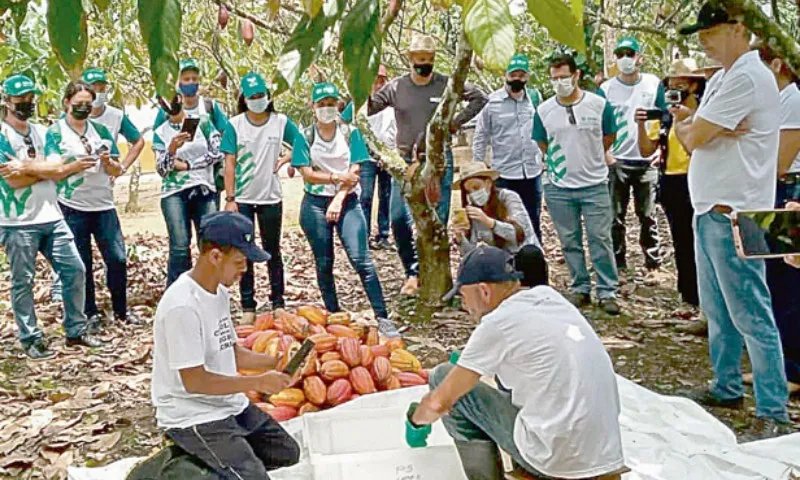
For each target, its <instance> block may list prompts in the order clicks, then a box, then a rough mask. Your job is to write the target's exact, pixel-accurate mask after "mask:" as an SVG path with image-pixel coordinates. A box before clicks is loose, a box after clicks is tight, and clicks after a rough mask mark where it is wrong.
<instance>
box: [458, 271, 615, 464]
mask: <svg viewBox="0 0 800 480" xmlns="http://www.w3.org/2000/svg"><path fill="white" fill-rule="evenodd" d="M458 365H459V366H461V367H463V368H466V369H468V370H471V371H473V372H475V373H479V374H481V375H485V376H487V377H493V376H494V375H497V377H498V379H499V380H500V382H501V383H502V384H503V385H504V386H505V387H506V388H509V389H510V390H511V402H512V403H513V404H514V405H515V406H517V407H519V409H520V410H519V414H518V415H517V419H516V421H515V423H514V444H515V445H516V446H517V448H518V449H519V451H520V454H521V455H522V456H523V458H525V460H526V461H527V462H528V463H530V464H531V466H533V467H534V468H535V469H537V470H539V471H540V472H542V473H544V474H545V475H547V476H552V477H557V478H587V477H594V476H597V475H601V474H605V473H610V472H612V471H614V470H617V469H619V468H621V467H622V466H623V464H624V458H623V455H622V439H621V436H620V429H619V413H620V405H619V393H618V392H617V380H616V376H615V374H614V368H613V366H612V365H611V359H610V358H609V356H608V353H606V350H605V348H604V347H603V343H602V342H601V341H600V338H599V337H598V336H597V334H596V333H595V332H594V330H592V327H591V326H590V325H589V323H588V322H587V321H586V319H584V318H583V316H582V315H581V314H580V312H579V311H578V310H577V309H576V308H575V307H574V306H573V305H572V304H570V303H569V302H568V301H567V300H566V299H565V298H564V297H562V296H561V295H560V294H559V293H558V292H556V291H555V290H553V289H552V288H550V287H547V286H539V287H535V288H532V289H530V290H523V291H521V292H519V293H517V294H515V295H513V296H511V297H510V298H508V299H506V300H505V301H504V302H503V303H501V304H500V306H499V307H497V309H495V310H494V311H493V312H491V313H490V314H488V315H486V316H485V317H483V319H482V320H481V323H480V325H478V328H476V329H475V331H474V332H472V336H471V337H470V339H469V341H468V342H467V346H466V348H465V349H464V352H463V353H462V354H461V358H460V359H459V361H458Z"/></svg>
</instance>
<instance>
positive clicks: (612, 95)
mask: <svg viewBox="0 0 800 480" xmlns="http://www.w3.org/2000/svg"><path fill="white" fill-rule="evenodd" d="M663 88H664V87H662V85H661V80H660V79H659V78H658V77H657V76H655V75H653V74H651V73H642V74H640V77H639V81H638V82H636V83H635V84H633V85H629V84H626V83H623V82H622V81H621V80H620V79H619V78H617V77H614V78H612V79H610V80H606V81H605V82H604V83H603V84H602V85H601V86H600V90H602V91H603V93H604V94H605V96H606V98H607V99H608V102H609V103H610V104H611V106H612V107H614V116H615V118H616V120H617V138H616V140H614V145H613V146H612V147H611V153H612V155H614V158H618V159H622V160H640V161H642V162H645V161H647V162H649V161H650V160H651V159H652V157H653V156H651V157H650V158H644V157H643V156H642V152H640V151H639V126H638V124H637V123H636V110H637V109H639V108H644V109H653V108H656V106H657V102H656V99H658V100H659V101H658V103H662V102H663V96H662V95H663ZM659 97H660V98H659ZM664 107H665V105H661V106H660V108H664ZM657 154H658V153H655V154H653V155H657Z"/></svg>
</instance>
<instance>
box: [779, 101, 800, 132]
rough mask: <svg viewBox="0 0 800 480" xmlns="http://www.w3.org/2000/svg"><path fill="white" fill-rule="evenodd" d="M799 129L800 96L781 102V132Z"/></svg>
mask: <svg viewBox="0 0 800 480" xmlns="http://www.w3.org/2000/svg"><path fill="white" fill-rule="evenodd" d="M797 129H800V94H796V95H792V96H791V97H789V98H787V99H786V100H785V101H783V102H781V130H797Z"/></svg>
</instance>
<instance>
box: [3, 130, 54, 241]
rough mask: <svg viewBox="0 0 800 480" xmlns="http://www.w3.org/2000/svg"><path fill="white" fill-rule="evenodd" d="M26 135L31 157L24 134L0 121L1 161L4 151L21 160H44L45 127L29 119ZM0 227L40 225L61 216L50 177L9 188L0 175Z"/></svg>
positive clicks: (6, 159)
mask: <svg viewBox="0 0 800 480" xmlns="http://www.w3.org/2000/svg"><path fill="white" fill-rule="evenodd" d="M28 125H29V126H30V130H29V132H28V136H29V137H30V139H31V142H32V143H33V146H34V148H35V149H36V156H35V157H34V158H30V157H28V146H27V145H26V144H25V135H24V134H21V133H19V132H17V131H16V130H15V129H14V128H13V127H11V126H10V125H8V124H7V123H5V122H3V123H0V163H5V162H7V161H8V157H6V155H5V154H9V155H12V156H14V157H16V158H17V159H19V160H21V161H23V162H44V161H45V154H44V143H45V135H46V133H47V129H46V128H45V127H43V126H42V125H37V124H34V123H28ZM0 202H2V208H0V227H20V226H25V225H41V224H43V223H50V222H55V221H58V220H61V218H63V217H62V216H61V210H60V209H59V208H58V195H57V194H56V184H55V182H53V181H51V180H42V181H40V182H36V183H34V184H33V185H30V186H28V187H25V188H17V189H13V188H11V187H10V186H9V185H8V183H6V181H5V180H4V179H3V178H2V177H0Z"/></svg>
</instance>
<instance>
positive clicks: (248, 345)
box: [239, 331, 261, 350]
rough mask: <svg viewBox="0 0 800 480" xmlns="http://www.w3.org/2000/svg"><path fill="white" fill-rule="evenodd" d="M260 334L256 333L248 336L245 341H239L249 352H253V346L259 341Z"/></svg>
mask: <svg viewBox="0 0 800 480" xmlns="http://www.w3.org/2000/svg"><path fill="white" fill-rule="evenodd" d="M260 334H261V332H258V331H255V332H253V333H251V334H250V335H248V336H247V338H245V339H244V340H242V339H241V338H240V339H239V340H242V343H241V345H242V346H243V347H244V348H246V349H248V350H252V349H253V345H254V344H255V343H256V340H257V339H258V337H259V335H260Z"/></svg>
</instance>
